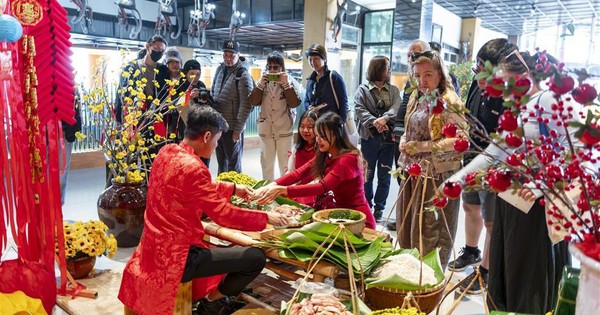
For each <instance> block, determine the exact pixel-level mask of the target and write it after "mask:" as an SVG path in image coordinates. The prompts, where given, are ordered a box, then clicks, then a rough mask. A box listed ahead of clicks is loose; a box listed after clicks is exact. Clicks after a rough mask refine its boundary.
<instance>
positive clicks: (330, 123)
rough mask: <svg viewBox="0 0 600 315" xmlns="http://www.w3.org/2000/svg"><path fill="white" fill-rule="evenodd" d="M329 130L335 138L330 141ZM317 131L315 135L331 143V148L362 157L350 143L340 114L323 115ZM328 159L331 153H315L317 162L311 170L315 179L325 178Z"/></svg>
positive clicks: (341, 152)
mask: <svg viewBox="0 0 600 315" xmlns="http://www.w3.org/2000/svg"><path fill="white" fill-rule="evenodd" d="M327 130H329V132H330V135H331V136H332V137H333V139H329V135H328V134H327ZM315 131H316V132H315V133H316V134H318V135H319V137H321V138H323V139H325V140H326V141H327V142H329V145H330V147H335V148H337V149H338V150H340V154H345V153H349V152H350V153H353V154H357V155H359V156H361V157H362V155H361V153H360V151H359V150H358V148H356V147H355V146H354V145H353V144H352V142H351V141H350V138H349V137H348V133H347V132H346V128H345V126H344V121H343V120H342V118H341V117H340V116H339V115H338V114H336V113H334V112H327V113H325V114H323V115H322V116H321V117H319V119H317V123H316V124H315ZM328 157H329V152H321V151H317V152H316V153H315V162H314V163H313V165H312V168H311V173H312V175H313V177H314V178H323V177H324V176H325V169H326V168H327V158H328ZM363 163H364V162H363Z"/></svg>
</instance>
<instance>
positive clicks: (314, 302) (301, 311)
mask: <svg viewBox="0 0 600 315" xmlns="http://www.w3.org/2000/svg"><path fill="white" fill-rule="evenodd" d="M290 314H292V315H352V313H351V312H349V311H347V310H346V307H345V306H344V304H342V303H341V302H340V300H338V298H336V297H335V296H333V295H330V294H319V293H316V294H313V295H312V296H311V297H310V298H306V299H304V300H302V301H301V302H300V303H297V304H294V306H293V307H292V309H291V310H290Z"/></svg>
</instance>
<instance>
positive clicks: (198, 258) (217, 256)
mask: <svg viewBox="0 0 600 315" xmlns="http://www.w3.org/2000/svg"><path fill="white" fill-rule="evenodd" d="M265 262H266V257H265V253H264V252H263V251H262V250H261V249H260V248H256V247H232V248H210V249H207V248H200V247H196V246H191V247H190V250H189V252H188V257H187V261H186V263H185V269H184V270H183V276H182V277H181V283H184V282H188V281H191V280H192V279H194V278H203V277H209V276H214V275H218V274H227V275H226V276H225V278H223V280H222V281H221V283H219V287H218V289H219V292H220V293H221V294H223V295H225V296H237V295H238V294H240V292H242V290H244V288H246V286H247V285H248V284H249V283H250V282H252V280H254V278H256V277H257V276H258V275H259V274H260V272H261V271H262V270H263V268H264V267H265Z"/></svg>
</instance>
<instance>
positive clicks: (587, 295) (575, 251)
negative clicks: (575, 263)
mask: <svg viewBox="0 0 600 315" xmlns="http://www.w3.org/2000/svg"><path fill="white" fill-rule="evenodd" d="M596 246H600V245H598V244H596ZM569 251H570V252H571V254H572V255H573V257H575V258H577V259H578V260H579V261H581V273H580V274H579V288H578V289H577V301H576V303H575V305H576V306H575V314H576V315H588V314H597V312H598V310H599V309H600V299H599V298H598V297H600V262H599V261H597V260H595V259H593V258H591V257H588V256H586V255H585V254H584V253H583V252H582V251H581V250H580V249H579V248H577V246H576V245H575V244H572V243H571V244H569Z"/></svg>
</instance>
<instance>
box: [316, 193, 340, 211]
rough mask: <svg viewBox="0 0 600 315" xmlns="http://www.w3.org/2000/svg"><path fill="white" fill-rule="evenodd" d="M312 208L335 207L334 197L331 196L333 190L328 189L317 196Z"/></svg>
mask: <svg viewBox="0 0 600 315" xmlns="http://www.w3.org/2000/svg"><path fill="white" fill-rule="evenodd" d="M314 208H315V210H317V211H319V210H325V209H333V208H335V197H334V196H333V192H331V190H329V191H326V192H325V193H323V194H321V195H319V196H317V200H316V201H315V205H314Z"/></svg>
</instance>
